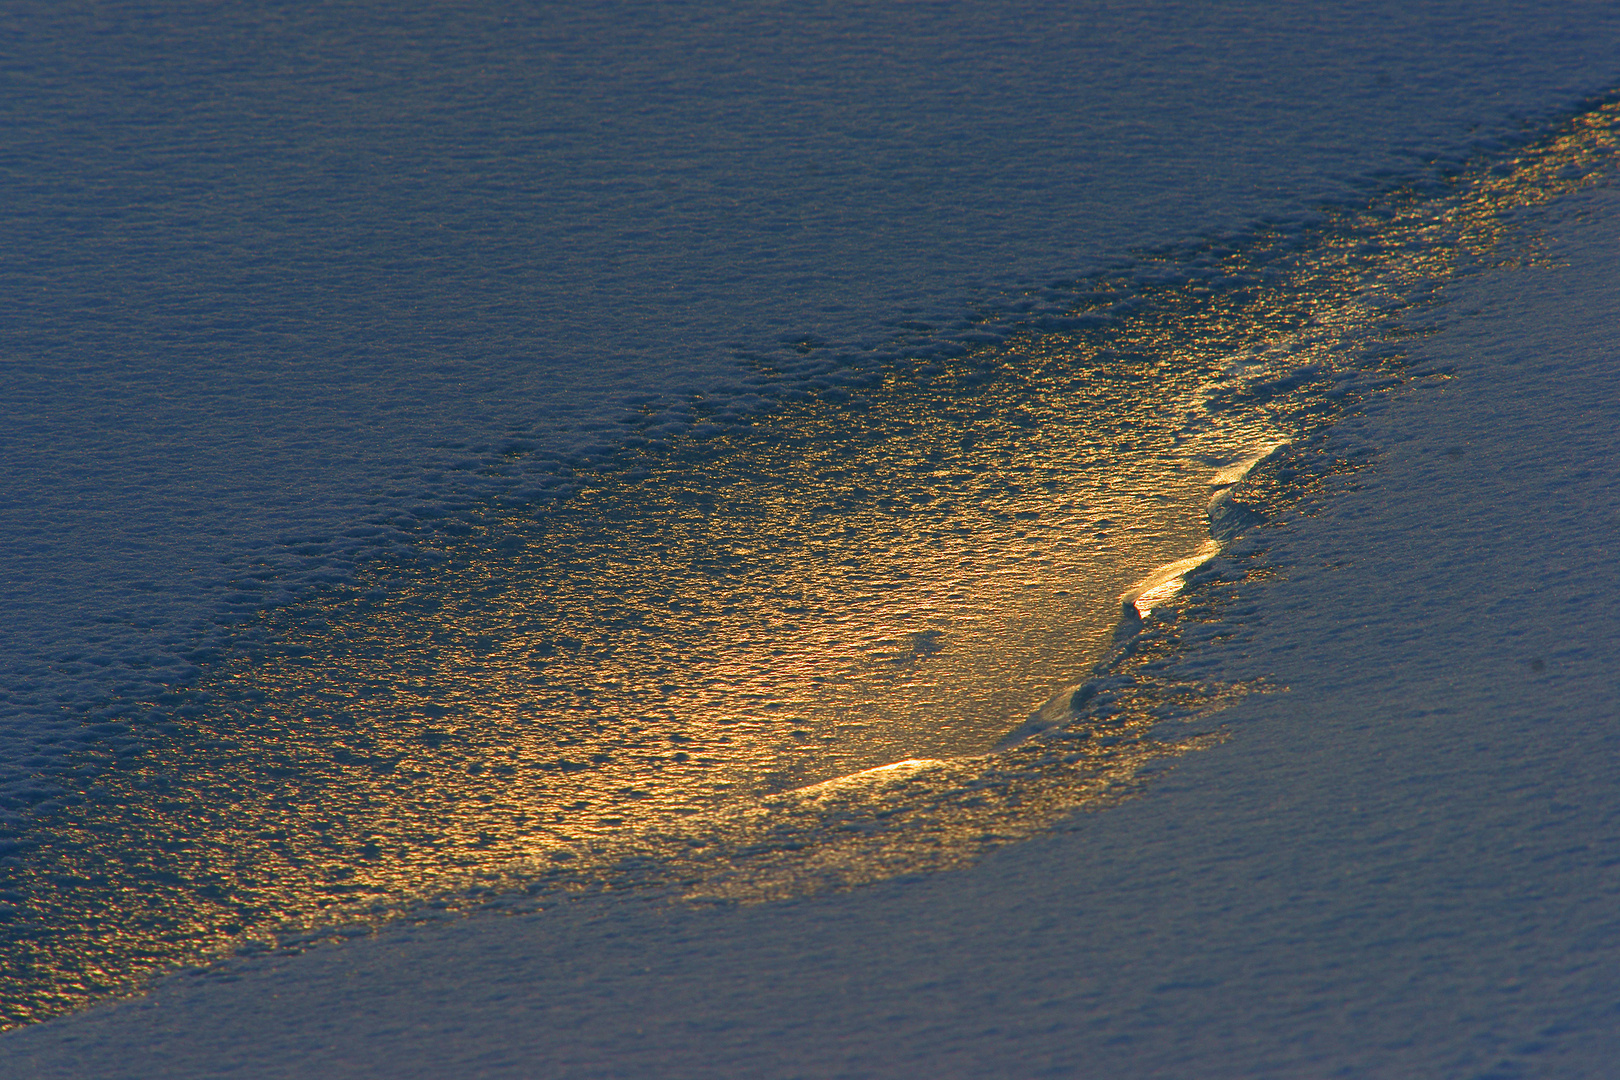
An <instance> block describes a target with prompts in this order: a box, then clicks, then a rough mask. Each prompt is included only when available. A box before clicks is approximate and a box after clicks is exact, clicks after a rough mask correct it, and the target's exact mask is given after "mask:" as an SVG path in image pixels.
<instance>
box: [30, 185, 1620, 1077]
mask: <svg viewBox="0 0 1620 1080" xmlns="http://www.w3.org/2000/svg"><path fill="white" fill-rule="evenodd" d="M1537 216H1538V217H1539V218H1540V219H1541V220H1539V221H1538V222H1532V223H1531V224H1535V225H1538V226H1540V227H1545V228H1547V229H1548V231H1549V234H1550V236H1551V237H1552V240H1553V242H1552V244H1551V245H1550V247H1549V249H1548V250H1547V252H1546V255H1547V258H1546V259H1545V260H1544V261H1543V262H1542V263H1541V264H1540V265H1535V266H1529V267H1515V268H1506V269H1503V270H1500V271H1498V272H1497V273H1495V274H1494V275H1493V276H1491V277H1488V278H1475V279H1471V280H1464V281H1463V282H1461V283H1459V284H1457V285H1455V286H1453V287H1452V288H1451V289H1449V290H1448V292H1449V295H1448V297H1447V303H1446V306H1445V308H1444V313H1445V318H1444V332H1443V333H1441V334H1440V335H1439V336H1437V337H1434V338H1431V339H1429V340H1428V341H1427V342H1425V343H1423V344H1422V345H1421V346H1420V347H1419V348H1420V352H1421V356H1420V357H1419V359H1420V360H1422V361H1423V362H1424V363H1425V365H1426V366H1427V367H1428V368H1429V369H1430V370H1432V371H1449V372H1450V377H1448V378H1431V379H1429V380H1427V381H1426V382H1425V383H1423V384H1422V385H1421V386H1420V387H1419V388H1417V389H1414V390H1412V391H1411V392H1409V393H1407V394H1405V395H1404V396H1402V397H1401V398H1399V399H1396V400H1395V401H1393V402H1387V403H1384V404H1375V405H1374V406H1372V407H1370V408H1369V409H1368V410H1367V411H1366V412H1365V413H1364V414H1362V415H1360V416H1357V417H1353V418H1351V419H1350V420H1348V421H1346V422H1345V423H1343V424H1341V425H1340V426H1339V427H1338V428H1337V429H1336V430H1335V431H1334V433H1333V434H1332V436H1331V438H1330V441H1329V443H1328V445H1327V446H1325V447H1324V450H1325V451H1326V452H1327V453H1329V454H1331V455H1335V456H1337V457H1340V458H1342V459H1344V460H1353V461H1360V462H1362V463H1363V467H1361V468H1358V469H1356V470H1354V471H1352V472H1347V473H1345V474H1344V475H1343V476H1342V478H1341V480H1340V481H1339V482H1338V483H1337V484H1336V485H1335V486H1334V488H1333V491H1332V493H1331V497H1329V498H1327V499H1326V500H1325V501H1322V502H1319V503H1316V504H1314V505H1311V506H1309V507H1305V508H1304V509H1307V510H1309V511H1310V512H1309V513H1291V514H1288V515H1285V516H1283V517H1281V518H1277V519H1273V520H1271V521H1269V522H1268V523H1267V524H1266V525H1265V526H1264V527H1262V528H1260V529H1257V530H1252V531H1251V532H1249V533H1248V534H1246V535H1245V536H1244V537H1243V538H1242V539H1241V540H1240V541H1239V542H1238V543H1237V544H1235V545H1233V546H1232V547H1231V548H1229V549H1228V552H1227V554H1226V555H1224V556H1223V557H1222V559H1223V560H1225V561H1226V562H1227V565H1226V566H1225V567H1224V568H1219V567H1218V568H1217V570H1218V572H1219V573H1218V574H1217V576H1219V575H1221V574H1230V572H1231V570H1232V569H1233V567H1234V566H1236V565H1238V562H1241V561H1247V562H1248V564H1249V565H1251V566H1260V567H1263V568H1266V569H1267V570H1268V571H1269V573H1268V574H1266V575H1259V576H1255V577H1253V579H1252V580H1249V581H1248V582H1247V583H1246V584H1245V583H1242V582H1238V583H1237V584H1236V585H1235V588H1236V589H1237V592H1236V593H1235V594H1234V597H1233V601H1232V602H1230V603H1227V604H1226V605H1225V606H1224V607H1223V608H1222V609H1221V610H1223V611H1224V612H1225V618H1224V621H1223V622H1222V623H1221V624H1219V625H1202V626H1201V625H1197V624H1190V625H1189V626H1188V627H1187V638H1186V644H1187V645H1188V646H1189V648H1188V651H1187V652H1186V653H1185V655H1184V657H1183V659H1182V660H1181V661H1180V665H1181V669H1182V670H1183V672H1184V673H1185V674H1188V675H1190V676H1198V675H1202V676H1204V677H1209V678H1224V679H1246V678H1253V677H1267V678H1270V679H1272V680H1274V681H1275V682H1276V684H1277V685H1278V686H1279V687H1282V688H1286V692H1279V693H1273V694H1269V695H1262V696H1255V697H1250V698H1248V699H1247V700H1246V701H1244V702H1243V703H1242V704H1240V705H1238V706H1236V707H1235V708H1232V709H1230V710H1228V711H1227V712H1225V713H1223V714H1221V715H1220V717H1219V721H1220V724H1221V726H1222V727H1223V728H1224V729H1225V731H1226V733H1227V736H1228V737H1227V740H1226V742H1225V743H1224V744H1223V745H1222V746H1220V747H1218V748H1215V749H1211V750H1206V751H1205V752H1203V753H1200V754H1196V755H1192V756H1189V757H1186V758H1183V759H1180V760H1179V761H1178V762H1177V763H1176V765H1175V766H1174V768H1173V769H1171V770H1169V771H1164V772H1161V773H1160V775H1158V776H1157V777H1156V778H1155V779H1154V781H1153V782H1152V784H1151V785H1150V786H1149V788H1148V790H1147V792H1146V794H1144V795H1143V796H1141V797H1139V798H1137V799H1135V800H1133V801H1131V802H1128V803H1126V804H1124V805H1121V806H1117V807H1114V808H1111V809H1109V810H1107V811H1105V812H1102V813H1097V814H1084V815H1080V816H1079V817H1077V818H1076V819H1075V820H1074V821H1073V822H1072V823H1071V826H1070V827H1069V828H1068V829H1066V830H1064V831H1062V832H1060V833H1059V834H1057V835H1054V836H1051V837H1048V838H1045V839H1042V840H1037V841H1033V842H1029V843H1025V844H1022V845H1018V846H1015V847H1008V848H1003V849H1001V850H1000V851H999V852H996V853H994V854H992V855H991V856H990V857H988V858H987V859H986V860H985V861H984V862H982V863H981V864H979V865H978V866H976V867H974V868H971V869H968V870H965V871H960V872H955V873H949V874H936V875H931V876H927V877H920V878H909V879H898V880H892V881H888V882H884V883H880V884H878V885H874V886H870V887H868V888H865V889H861V890H858V891H856V892H853V893H844V894H838V895H822V896H818V897H812V898H807V899H802V900H798V901H794V902H787V903H775V904H763V905H752V906H741V907H738V906H712V907H692V906H685V905H669V904H667V903H664V902H662V901H660V900H656V899H650V900H647V901H645V902H643V901H638V900H635V899H625V898H617V897H611V896H609V897H598V898H593V899H589V900H584V901H580V902H575V903H569V902H563V903H560V904H558V905H557V906H556V907H555V908H554V909H553V910H549V911H545V912H541V913H537V914H531V915H526V916H521V917H514V918H494V917H489V918H479V919H471V920H466V921H461V922H457V923H455V924H453V925H449V926H432V925H427V926H419V927H415V928H399V929H395V930H393V931H391V932H387V933H384V934H381V935H379V936H377V937H375V938H373V939H371V940H368V941H362V942H356V943H353V944H351V945H348V946H345V947H342V948H333V949H326V950H317V951H316V952H313V953H309V954H305V955H303V956H286V957H272V958H267V959H262V960H257V961H239V962H237V963H236V964H234V965H230V966H227V967H225V968H223V969H220V970H219V971H218V972H217V974H218V975H220V976H223V977H222V978H214V977H202V978H181V979H174V980H170V981H168V982H166V983H165V984H163V985H162V986H161V987H160V988H159V989H158V990H157V991H156V992H155V993H154V994H153V995H151V996H149V997H147V998H145V999H142V1000H140V1001H137V1002H133V1003H129V1004H124V1005H118V1006H113V1007H104V1008H100V1009H97V1010H92V1011H90V1012H87V1013H84V1014H80V1015H78V1016H75V1017H69V1018H66V1019H64V1020H61V1021H56V1022H53V1023H49V1024H44V1025H39V1026H36V1027H33V1028H26V1029H22V1030H20V1031H17V1032H13V1033H11V1034H9V1035H7V1036H5V1038H4V1039H3V1040H0V1066H3V1067H4V1068H5V1070H6V1072H7V1074H8V1075H15V1076H19V1077H30V1078H35V1077H38V1078H45V1077H67V1076H82V1075H97V1076H107V1077H145V1076H158V1075H162V1076H166V1077H184V1076H211V1075H221V1074H227V1073H236V1074H241V1075H252V1076H264V1077H272V1076H295V1075H311V1074H316V1073H319V1074H343V1075H355V1076H372V1075H375V1076H383V1075H386V1076H443V1075H452V1074H458V1075H459V1074H475V1075H483V1076H491V1077H498V1076H528V1075H569V1076H581V1077H621V1076H622V1077H631V1076H634V1077H663V1076H668V1077H676V1076H692V1075H750V1076H765V1077H775V1076H783V1077H785V1076H846V1075H863V1076H896V1077H899V1076H915V1075H921V1074H926V1075H938V1076H964V1077H965V1076H1009V1077H1012V1076H1020V1077H1022V1076H1031V1075H1052V1076H1090V1075H1106V1076H1118V1077H1171V1076H1188V1075H1196V1076H1200V1077H1210V1078H1221V1077H1234V1078H1238V1077H1241V1078H1245V1080H1249V1078H1255V1077H1296V1076H1313V1075H1361V1076H1370V1077H1406V1076H1467V1077H1486V1076H1502V1077H1511V1076H1536V1077H1553V1078H1558V1077H1570V1078H1586V1077H1593V1076H1602V1075H1606V1074H1607V1072H1608V1071H1609V1070H1610V1068H1611V1066H1612V1063H1613V1062H1614V1061H1615V1060H1617V1059H1620V1026H1617V1025H1616V1023H1615V1003H1616V1002H1617V1001H1620V983H1617V979H1616V976H1615V972H1617V971H1620V956H1616V942H1615V937H1614V934H1613V933H1612V932H1611V931H1612V929H1613V926H1614V905H1615V899H1616V896H1617V895H1620V871H1617V869H1616V868H1617V867H1620V851H1617V850H1616V846H1617V841H1616V837H1617V836H1620V831H1617V828H1616V825H1617V822H1620V784H1617V783H1616V776H1615V764H1614V760H1615V757H1614V753H1613V749H1614V745H1613V744H1614V731H1613V721H1614V710H1613V703H1614V701H1615V700H1616V699H1617V697H1620V684H1617V681H1616V673H1617V672H1620V620H1617V615H1616V610H1615V607H1614V604H1613V597H1614V596H1615V595H1616V592H1617V591H1620V578H1617V572H1616V567H1615V564H1614V560H1613V552H1612V546H1613V536H1614V535H1615V524H1616V520H1617V517H1620V445H1617V439H1620V435H1617V433H1620V422H1617V421H1620V418H1617V417H1616V415H1615V411H1616V404H1615V403H1616V400H1617V399H1616V396H1615V394H1614V383H1615V370H1616V368H1615V362H1616V356H1615V353H1616V349H1617V344H1616V339H1615V333H1614V327H1615V326H1616V325H1617V324H1620V310H1617V303H1616V298H1617V297H1620V288H1617V285H1620V282H1617V281H1616V267H1615V264H1614V260H1613V257H1612V252H1613V251H1614V250H1615V246H1616V245H1617V244H1620V192H1617V191H1616V190H1615V189H1613V188H1612V187H1610V188H1608V189H1601V190H1597V191H1594V192H1589V193H1587V194H1583V195H1577V196H1571V197H1569V198H1568V199H1566V200H1565V201H1564V202H1563V203H1562V204H1561V205H1560V206H1559V207H1558V208H1557V211H1556V213H1555V214H1553V215H1552V216H1550V217H1549V216H1548V215H1547V214H1546V213H1545V212H1540V213H1538V215H1537ZM1234 560H1236V561H1234ZM1231 584H1232V583H1230V582H1229V583H1228V585H1231ZM1194 587H1195V588H1196V587H1197V584H1196V583H1195V585H1194ZM901 764H902V765H905V766H906V767H911V768H926V767H928V766H927V763H920V762H918V763H901Z"/></svg>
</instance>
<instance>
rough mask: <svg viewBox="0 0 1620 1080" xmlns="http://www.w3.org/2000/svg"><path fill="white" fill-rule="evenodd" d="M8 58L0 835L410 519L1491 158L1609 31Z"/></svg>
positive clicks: (1502, 6)
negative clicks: (260, 621)
mask: <svg viewBox="0 0 1620 1080" xmlns="http://www.w3.org/2000/svg"><path fill="white" fill-rule="evenodd" d="M5 19H6V20H7V34H8V40H10V41H11V42H12V45H11V46H10V48H9V51H8V54H7V59H6V60H5V63H4V67H3V72H0V73H3V77H4V78H5V79H6V80H7V82H6V85H7V91H6V93H5V94H4V95H0V109H3V110H4V128H3V129H4V130H5V131H6V132H7V136H6V141H5V144H4V148H3V150H0V155H3V156H0V167H3V168H4V169H5V175H6V177H7V180H6V183H7V197H6V199H5V200H4V203H3V206H4V208H3V210H0V214H3V215H4V220H5V227H6V230H7V237H8V250H9V251H10V252H11V255H10V257H9V258H8V260H7V261H6V264H5V266H4V267H3V268H0V305H3V308H0V351H3V355H4V357H5V361H6V362H5V366H4V368H3V369H0V370H3V375H0V378H3V380H4V382H3V383H0V400H4V401H5V402H6V424H5V431H4V434H3V440H0V477H3V478H4V479H3V481H0V505H3V506H4V507H5V512H6V519H5V520H6V525H5V529H4V533H3V534H0V541H3V545H4V546H3V548H0V604H3V605H4V608H5V610H6V612H7V619H6V620H5V624H4V626H3V627H0V686H3V687H4V690H3V691H0V725H3V727H0V731H3V732H4V744H3V746H4V748H3V749H0V799H4V801H5V806H4V807H3V808H0V810H3V811H4V812H5V813H7V814H8V815H11V814H15V813H18V812H22V811H23V810H24V809H26V807H28V806H30V805H34V804H37V803H39V802H40V800H45V802H46V804H47V806H46V808H47V809H48V804H49V796H51V795H52V794H53V793H56V792H58V791H59V789H58V788H57V787H56V786H55V782H54V781H51V780H49V779H48V775H49V774H50V773H51V772H52V770H53V769H55V768H58V767H61V766H62V765H63V764H64V762H66V761H67V760H68V759H69V758H70V757H71V756H72V755H71V754H70V753H69V752H68V750H67V749H66V748H68V747H71V746H73V745H75V744H76V742H77V741H78V736H79V735H80V734H82V733H83V729H82V728H81V724H82V722H84V721H86V720H90V721H95V720H106V719H113V718H116V717H117V716H118V715H119V713H120V709H121V708H124V707H127V703H129V702H133V701H140V700H147V699H150V698H151V697H152V696H153V695H156V694H159V693H161V691H162V690H163V689H164V687H165V686H167V685H172V684H174V683H177V682H184V681H185V680H187V679H188V678H191V677H193V676H194V675H195V673H196V671H197V667H196V665H197V663H199V662H200V661H202V660H204V659H206V658H207V657H208V656H210V655H212V652H213V650H215V649H217V647H218V645H219V640H220V633H221V631H220V626H221V624H230V623H231V622H232V621H233V619H236V618H238V617H240V616H241V615H242V614H243V613H244V612H246V611H249V610H251V609H253V608H257V607H262V606H264V605H266V604H275V603H280V602H283V601H285V600H287V599H289V598H291V597H295V596H297V595H300V594H301V593H303V592H305V591H307V590H308V589H310V588H312V587H319V586H321V585H322V584H329V583H331V582H334V581H342V580H346V579H347V578H348V577H349V576H350V575H351V574H352V572H353V569H354V567H355V565H356V564H357V563H359V562H363V561H364V560H366V559H368V558H370V557H372V556H374V555H376V554H377V553H378V552H394V553H397V552H399V551H400V550H401V547H402V545H405V546H408V543H407V541H406V539H405V538H404V537H402V536H401V535H400V533H399V532H398V530H396V529H394V528H392V527H391V526H390V522H392V521H395V520H397V519H398V518H399V516H400V515H401V514H404V513H406V512H408V511H409V509H410V508H412V507H415V506H419V505H422V504H423V503H427V504H431V505H434V506H435V507H439V508H441V509H443V508H445V507H448V509H449V510H450V512H452V513H456V512H462V511H464V510H465V508H466V507H467V506H468V505H469V501H470V500H471V501H475V500H477V499H480V498H487V497H490V496H492V495H497V494H499V495H504V496H505V497H507V498H509V499H512V500H515V501H519V502H521V501H526V500H533V501H537V502H541V503H543V502H545V501H546V500H548V499H551V498H554V497H558V496H565V495H566V494H567V493H569V492H570V491H572V490H574V489H575V488H577V486H578V482H577V479H576V478H575V477H574V475H573V472H574V468H575V467H576V466H578V465H579V464H580V463H581V462H583V461H588V460H591V459H593V458H600V457H602V456H603V455H607V454H611V453H612V452H613V451H614V449H615V448H616V447H620V446H623V445H625V444H626V443H634V442H636V441H640V440H657V439H660V438H663V437H667V436H668V435H669V434H670V433H672V432H675V431H679V430H682V429H684V428H686V427H687V426H689V425H691V424H692V423H693V422H695V421H701V422H704V423H724V422H727V420H728V418H731V417H736V416H746V415H747V414H748V413H749V411H750V410H755V409H759V408H763V407H768V403H769V401H770V400H771V399H772V398H773V397H775V396H777V395H781V394H792V393H794V392H797V391H798V390H800V389H808V390H811V391H814V392H819V393H823V394H836V393H838V392H839V386H840V384H841V383H842V382H843V381H844V376H843V375H842V374H841V372H842V371H843V370H844V369H845V368H847V367H848V366H849V365H852V364H853V365H856V366H859V365H860V364H861V363H864V362H867V359H869V358H870V357H873V356H876V355H878V354H880V353H882V352H883V351H884V350H885V349H890V348H896V347H900V346H899V345H898V344H897V342H898V341H900V340H903V341H904V342H905V347H906V348H907V349H910V350H912V351H926V350H927V349H930V348H949V347H952V346H953V344H960V343H962V342H964V341H972V340H977V339H979V338H983V337H985V336H986V335H985V332H984V330H983V329H982V328H980V327H979V320H980V319H981V318H982V317H983V315H984V314H985V313H986V312H992V313H993V312H994V311H997V310H1000V309H1001V308H1003V307H1008V306H1013V307H1017V308H1019V310H1017V311H1011V312H1010V314H1013V315H1017V316H1019V317H1034V316H1037V315H1039V314H1040V312H1041V311H1042V310H1044V309H1046V308H1050V309H1051V310H1053V311H1060V310H1061V309H1062V308H1063V305H1064V302H1065V295H1064V292H1063V289H1062V288H1061V287H1056V288H1050V286H1052V285H1053V283H1054V282H1061V281H1064V280H1070V279H1072V278H1073V277H1074V276H1075V275H1077V274H1080V273H1083V272H1085V271H1088V270H1093V269H1095V268H1097V267H1098V266H1102V265H1110V264H1113V263H1114V262H1116V261H1118V260H1119V259H1121V258H1122V257H1124V256H1125V255H1126V254H1127V252H1128V251H1129V250H1131V249H1134V248H1136V247H1139V246H1142V245H1153V244H1161V243H1171V242H1181V241H1184V240H1186V239H1188V238H1189V237H1192V236H1195V235H1203V234H1218V233H1222V232H1229V231H1232V230H1235V229H1238V228H1240V227H1242V226H1244V225H1246V224H1248V223H1249V222H1251V221H1253V220H1255V219H1257V218H1262V217H1273V218H1293V217H1299V216H1300V215H1304V214H1308V213H1309V211H1310V207H1311V206H1312V205H1313V203H1314V202H1316V201H1317V200H1322V199H1331V198H1344V197H1349V196H1352V195H1353V194H1354V193H1355V192H1357V191H1358V190H1362V189H1364V188H1365V187H1366V186H1367V185H1368V184H1375V185H1376V184H1379V183H1386V182H1387V181H1388V179H1389V178H1390V177H1392V176H1397V175H1416V174H1421V173H1423V172H1425V171H1426V170H1433V169H1435V168H1444V167H1445V166H1446V165H1447V164H1448V163H1453V162H1455V161H1457V160H1459V159H1460V158H1461V157H1463V156H1465V155H1466V154H1467V153H1469V152H1471V151H1473V150H1475V149H1478V148H1480V147H1482V146H1492V145H1500V144H1501V143H1502V142H1503V141H1504V140H1507V141H1510V142H1511V141H1512V140H1514V139H1516V138H1518V137H1519V136H1520V134H1521V128H1520V125H1521V124H1522V123H1525V122H1533V121H1535V120H1536V119H1537V118H1542V117H1546V116H1548V115H1550V114H1552V113H1555V112H1557V111H1558V110H1559V109H1561V108H1564V107H1566V106H1568V105H1569V104H1571V103H1572V102H1573V101H1574V100H1576V99H1578V98H1579V97H1581V96H1582V95H1584V94H1588V93H1591V92H1593V91H1594V90H1601V89H1604V88H1606V87H1607V82H1606V81H1605V80H1607V79H1609V78H1610V77H1611V75H1612V71H1613V62H1612V57H1613V55H1614V44H1615V42H1616V39H1617V36H1620V21H1617V19H1616V16H1615V13H1614V11H1613V9H1612V6H1611V5H1607V4H1601V3H1565V4H1560V5H1557V6H1556V7H1554V8H1552V9H1548V8H1547V7H1545V6H1543V5H1534V4H1527V3H1513V2H1501V3H1494V4H1486V5H1480V4H1460V3H1458V4H1438V5H1427V6H1423V7H1417V6H1413V5H1389V4H1386V3H1344V4H1336V5H1313V6H1312V7H1311V8H1309V9H1299V10H1294V9H1285V8H1280V7H1278V6H1276V5H1269V4H1233V5H1220V6H1218V7H1214V8H1212V7H1209V6H1208V5H1203V4H1192V3H1179V2H1170V0H1161V2H1158V3H1154V4H1150V5H1146V6H1144V5H1141V4H1121V5H1109V4H1103V5H1094V6H1090V7H1088V8H1086V9H1085V10H1074V9H1072V8H1071V7H1070V6H1068V5H1048V4H1040V3H1023V4H1006V5H988V6H987V5H969V4H917V5H905V6H899V7H895V6H891V5H875V6H874V5H850V4H838V5H817V4H804V5H786V6H766V7H759V6H756V5H735V6H728V5H724V4H708V5H701V6H698V7H681V8H678V9H677V8H668V7H666V6H663V5H648V4H635V3H623V4H620V3H615V4H593V5H589V6H588V7H587V8H580V7H577V6H575V7H571V8H569V9H567V10H558V9H554V8H551V7H535V8H526V9H523V10H521V11H512V10H507V9H505V8H499V7H497V8H485V7H482V6H478V5H442V4H431V5H427V4H424V5H412V4H397V3H389V4H364V3H362V4H346V5H341V6H339V5H316V6H311V5H307V4H291V3H269V4H264V3H255V4H240V5H221V4H213V3H176V4H167V5H163V6H162V7H161V8H154V7H151V6H149V5H147V4H144V3H139V2H126V3H113V4H90V3H68V4H61V3H50V4H44V3H24V4H15V5H10V6H9V7H8V9H7V13H6V15H5ZM1029 284H1034V285H1038V286H1041V287H1043V288H1045V289H1046V291H1045V292H1044V293H1042V292H1037V293H1036V294H1033V295H1031V294H1025V293H1024V292H1021V291H1020V290H1022V289H1023V288H1024V287H1025V286H1026V285H1029ZM992 330H993V327H992ZM988 336H990V337H992V338H993V337H994V336H995V335H994V333H991V334H989V335H988ZM761 365H763V366H765V367H769V368H772V369H774V371H775V374H774V375H767V374H763V373H762V370H761ZM694 410H695V411H694ZM92 741H93V742H94V743H95V745H96V746H97V747H99V748H100V750H101V751H103V752H108V753H110V752H114V751H117V750H118V749H119V748H120V747H121V746H122V745H123V742H122V741H121V737H120V736H117V735H115V734H107V733H104V734H103V735H102V736H99V737H98V738H96V739H94V740H92Z"/></svg>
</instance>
